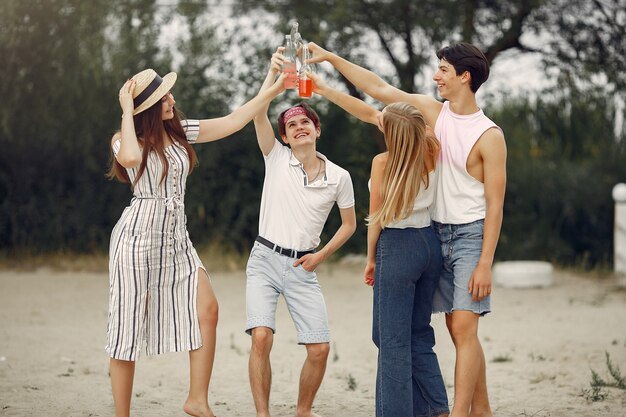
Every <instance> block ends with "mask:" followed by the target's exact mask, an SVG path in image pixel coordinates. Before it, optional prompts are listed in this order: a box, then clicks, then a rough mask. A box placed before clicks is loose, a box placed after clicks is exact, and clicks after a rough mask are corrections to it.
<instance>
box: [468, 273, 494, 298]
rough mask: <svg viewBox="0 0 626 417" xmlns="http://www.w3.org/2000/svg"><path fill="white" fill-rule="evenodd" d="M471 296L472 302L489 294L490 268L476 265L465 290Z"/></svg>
mask: <svg viewBox="0 0 626 417" xmlns="http://www.w3.org/2000/svg"><path fill="white" fill-rule="evenodd" d="M467 290H468V292H469V293H470V294H472V300H473V301H480V300H482V299H483V298H485V297H487V296H488V295H490V294H491V268H490V267H489V266H487V265H481V264H478V265H477V266H476V269H474V272H473V273H472V277H471V278H470V281H469V285H468V288H467Z"/></svg>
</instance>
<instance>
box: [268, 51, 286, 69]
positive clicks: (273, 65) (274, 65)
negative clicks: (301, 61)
mask: <svg viewBox="0 0 626 417" xmlns="http://www.w3.org/2000/svg"><path fill="white" fill-rule="evenodd" d="M284 52H285V48H284V47H283V46H279V47H278V48H276V52H274V53H273V54H272V59H271V60H270V72H273V73H275V74H278V73H279V72H282V70H283V63H284V62H285V56H284V55H283V53H284Z"/></svg>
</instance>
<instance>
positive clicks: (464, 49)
mask: <svg viewBox="0 0 626 417" xmlns="http://www.w3.org/2000/svg"><path fill="white" fill-rule="evenodd" d="M437 58H439V59H440V60H441V59H445V60H446V61H448V62H449V63H450V64H451V65H452V66H453V67H454V70H455V72H456V75H461V74H463V73H464V72H465V71H468V72H469V73H470V75H471V77H472V82H471V84H470V89H471V90H472V92H474V93H475V92H476V91H478V89H479V88H480V86H481V85H482V84H483V83H484V82H485V81H487V78H489V61H487V57H485V54H483V53H482V51H481V50H480V49H478V48H477V47H475V46H474V45H472V44H471V43H467V42H460V43H457V44H454V45H450V46H445V47H443V48H441V49H440V50H438V51H437Z"/></svg>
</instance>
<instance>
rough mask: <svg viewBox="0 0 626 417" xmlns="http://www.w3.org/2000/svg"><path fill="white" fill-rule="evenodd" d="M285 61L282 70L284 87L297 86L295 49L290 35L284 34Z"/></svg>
mask: <svg viewBox="0 0 626 417" xmlns="http://www.w3.org/2000/svg"><path fill="white" fill-rule="evenodd" d="M284 55H285V61H284V63H283V72H284V73H285V88H297V87H298V74H297V69H296V49H295V47H294V44H293V42H292V40H291V35H285V53H284Z"/></svg>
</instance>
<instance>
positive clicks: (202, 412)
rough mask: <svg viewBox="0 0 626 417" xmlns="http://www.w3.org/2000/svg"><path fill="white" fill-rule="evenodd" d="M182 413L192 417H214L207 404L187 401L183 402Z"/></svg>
mask: <svg viewBox="0 0 626 417" xmlns="http://www.w3.org/2000/svg"><path fill="white" fill-rule="evenodd" d="M183 411H184V412H185V413H187V414H189V415H190V416H194V417H215V414H213V411H212V410H211V407H209V406H208V405H207V404H201V403H197V402H192V401H191V400H189V399H188V400H187V401H186V402H185V405H184V406H183Z"/></svg>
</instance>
